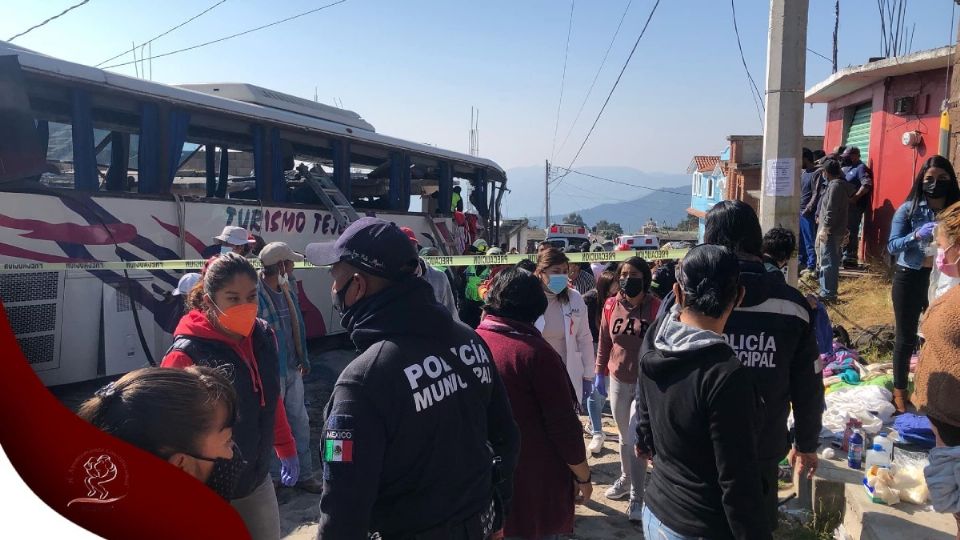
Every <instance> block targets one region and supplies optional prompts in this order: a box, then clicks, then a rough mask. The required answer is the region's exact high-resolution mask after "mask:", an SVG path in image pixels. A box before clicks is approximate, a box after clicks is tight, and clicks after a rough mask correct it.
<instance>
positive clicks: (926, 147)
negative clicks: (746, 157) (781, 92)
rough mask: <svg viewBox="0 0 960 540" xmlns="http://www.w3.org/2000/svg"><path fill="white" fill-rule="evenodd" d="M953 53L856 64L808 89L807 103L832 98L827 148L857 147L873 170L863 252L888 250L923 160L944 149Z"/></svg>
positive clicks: (945, 50) (919, 54)
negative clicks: (895, 218) (897, 216)
mask: <svg viewBox="0 0 960 540" xmlns="http://www.w3.org/2000/svg"><path fill="white" fill-rule="evenodd" d="M952 52H953V47H942V48H939V49H933V50H928V51H920V52H916V53H912V54H908V55H905V56H899V57H896V58H887V59H880V60H877V61H874V62H869V63H867V64H863V65H861V66H853V67H849V68H846V69H842V70H840V71H838V72H837V73H834V74H833V75H831V76H830V77H829V78H828V79H826V80H825V81H823V82H821V83H819V84H817V85H815V86H814V87H813V88H811V89H810V90H808V91H807V93H806V102H807V103H826V104H827V125H826V129H825V130H824V143H823V146H824V148H823V149H824V150H825V151H826V152H828V153H829V152H831V151H833V150H834V149H836V147H837V146H839V145H841V144H843V145H848V146H851V145H852V146H857V147H859V148H860V152H861V159H862V160H863V161H864V162H866V163H867V164H868V165H869V166H870V168H871V169H872V170H873V181H874V189H873V193H872V194H871V204H870V209H869V210H868V211H867V213H866V215H865V216H864V228H863V232H862V233H861V245H860V249H861V250H862V251H861V258H863V257H864V256H866V257H867V258H869V257H878V256H879V257H883V256H885V254H886V245H887V238H888V236H889V234H890V221H891V220H892V219H893V213H894V211H896V209H897V207H899V206H900V205H901V204H902V203H903V201H904V199H906V197H907V193H908V192H909V191H910V186H911V185H912V182H913V179H914V177H915V175H916V172H917V170H918V169H919V167H920V165H921V164H922V163H923V161H924V160H925V159H926V158H928V157H930V156H932V155H934V154H936V153H938V144H939V143H938V141H939V129H940V109H941V105H942V103H943V101H944V100H945V99H947V96H948V92H949V88H948V81H949V68H948V66H949V65H950V55H951V53H952Z"/></svg>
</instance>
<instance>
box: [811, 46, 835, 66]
mask: <svg viewBox="0 0 960 540" xmlns="http://www.w3.org/2000/svg"><path fill="white" fill-rule="evenodd" d="M807 52H808V53H813V55H814V56H819V57H820V58H823V59H824V60H826V61H827V62H830V63H831V64H832V63H833V59H832V58H827V57H826V56H824V55H822V54H820V53H818V52H817V51H815V50H813V49H811V48H810V47H807Z"/></svg>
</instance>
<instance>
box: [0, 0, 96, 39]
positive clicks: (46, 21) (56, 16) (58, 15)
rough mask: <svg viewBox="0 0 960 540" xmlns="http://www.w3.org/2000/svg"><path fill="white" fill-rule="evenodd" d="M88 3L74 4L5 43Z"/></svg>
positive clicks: (84, 0)
mask: <svg viewBox="0 0 960 540" xmlns="http://www.w3.org/2000/svg"><path fill="white" fill-rule="evenodd" d="M89 1H90V0H82V1H81V2H78V3H76V4H74V5H72V6H70V7H68V8H67V9H65V10H63V11H61V12H60V13H57V14H56V15H54V16H53V17H50V18H48V19H47V20H45V21H43V22H42V23H40V24H35V25H33V26H31V27H30V28H27V29H26V30H24V31H23V32H20V33H19V34H17V35H15V36H13V37H12V38H10V39H8V40H7V41H13V40H15V39H17V38H18V37H20V36H22V35H25V34H29V33H30V32H32V31H34V30H36V29H37V28H40V27H41V26H43V25H45V24H47V23H48V22H50V21H53V20H54V19H59V18H60V17H63V16H64V15H66V14H67V13H70V12H71V11H73V10H75V9H77V8H78V7H80V6H82V5H84V4H86V3H87V2H89Z"/></svg>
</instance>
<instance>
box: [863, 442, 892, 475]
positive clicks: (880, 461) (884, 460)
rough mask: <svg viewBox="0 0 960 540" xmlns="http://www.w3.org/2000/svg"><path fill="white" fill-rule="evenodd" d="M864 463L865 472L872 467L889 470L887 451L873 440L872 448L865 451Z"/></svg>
mask: <svg viewBox="0 0 960 540" xmlns="http://www.w3.org/2000/svg"><path fill="white" fill-rule="evenodd" d="M878 438H879V437H878ZM864 463H865V468H866V469H867V470H870V468H871V467H873V466H874V465H876V466H878V467H884V468H890V456H889V455H888V454H887V451H886V450H885V449H884V448H883V446H882V445H881V444H880V443H878V442H877V441H876V440H874V443H873V448H871V449H870V450H867V458H866V460H865V461H864Z"/></svg>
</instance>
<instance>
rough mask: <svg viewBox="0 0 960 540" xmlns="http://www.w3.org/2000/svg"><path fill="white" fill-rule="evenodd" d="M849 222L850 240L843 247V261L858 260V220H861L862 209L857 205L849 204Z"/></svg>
mask: <svg viewBox="0 0 960 540" xmlns="http://www.w3.org/2000/svg"><path fill="white" fill-rule="evenodd" d="M849 215H850V223H849V225H847V230H848V231H849V232H850V241H849V242H847V245H846V247H844V248H843V260H844V262H848V261H849V262H854V263H856V262H858V261H859V252H860V222H861V221H862V220H863V210H862V209H860V208H859V207H857V206H853V205H851V206H850V214H849Z"/></svg>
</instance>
